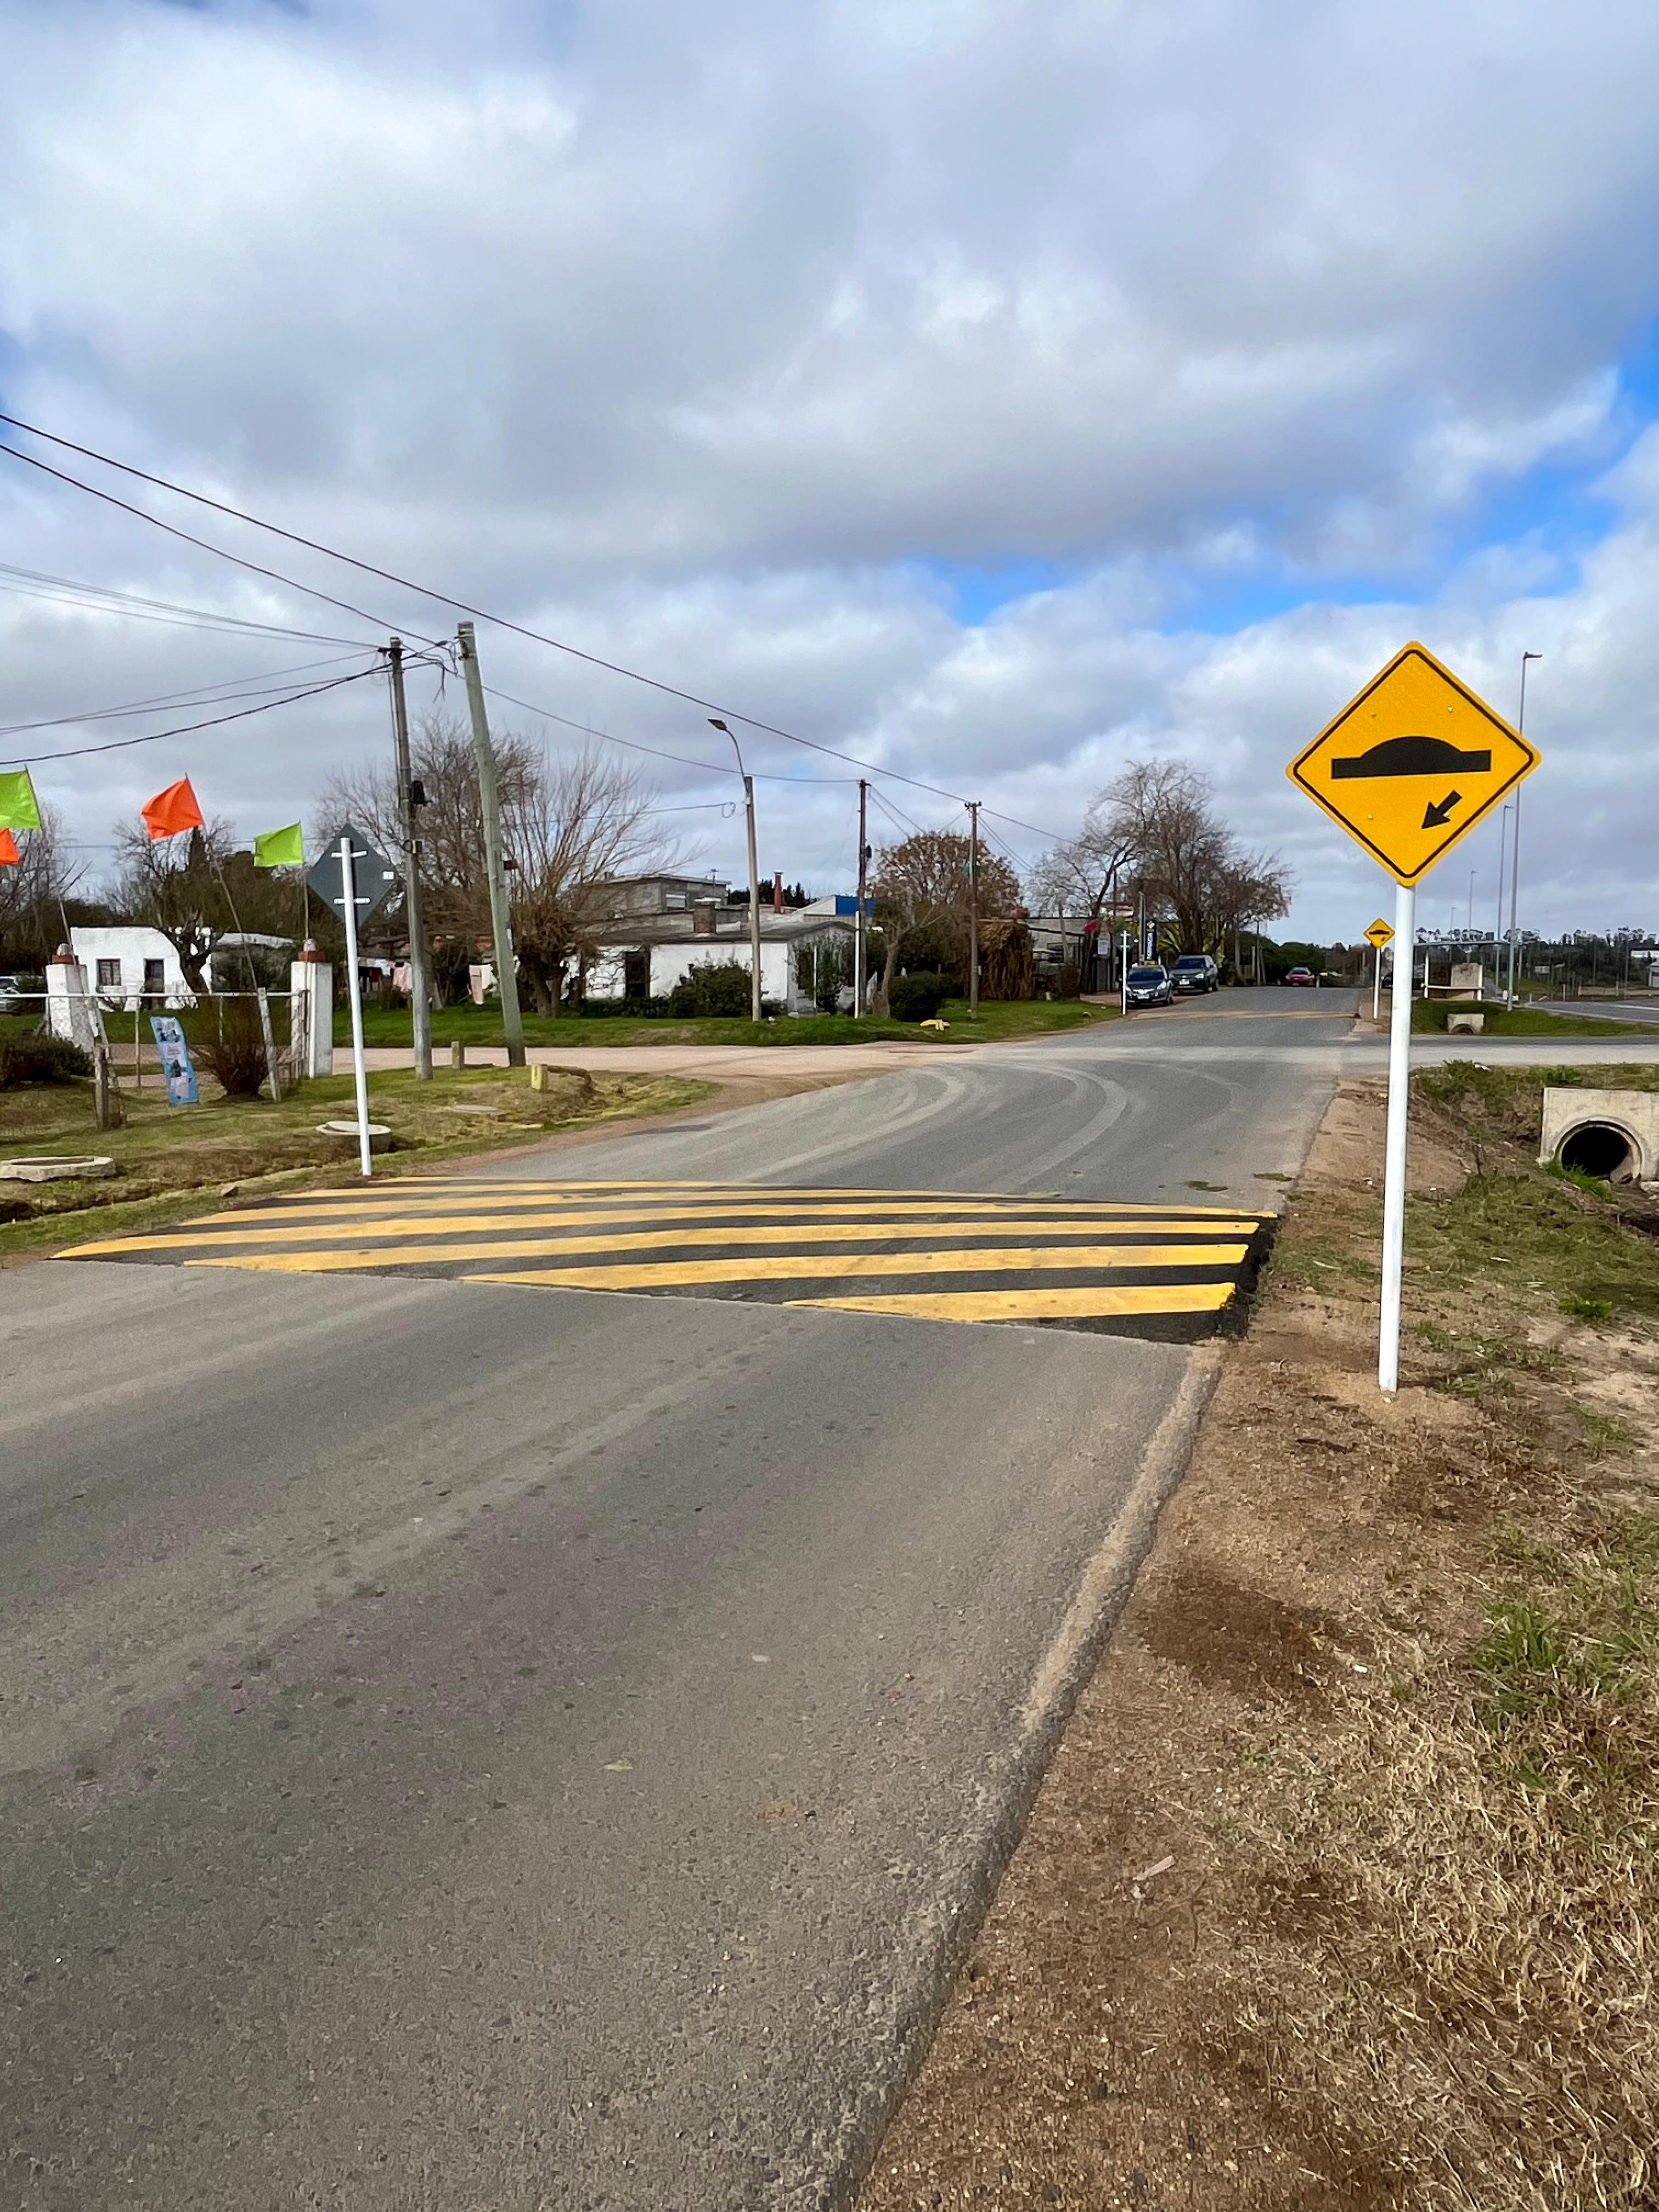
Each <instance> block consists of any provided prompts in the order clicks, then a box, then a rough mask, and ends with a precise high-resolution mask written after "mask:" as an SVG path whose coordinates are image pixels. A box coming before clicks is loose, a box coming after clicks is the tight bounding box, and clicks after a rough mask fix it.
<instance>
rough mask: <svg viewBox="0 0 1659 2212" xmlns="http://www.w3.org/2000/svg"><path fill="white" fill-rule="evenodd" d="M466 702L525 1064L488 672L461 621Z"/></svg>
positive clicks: (499, 936) (509, 995)
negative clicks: (481, 669)
mask: <svg viewBox="0 0 1659 2212" xmlns="http://www.w3.org/2000/svg"><path fill="white" fill-rule="evenodd" d="M456 637H457V640H458V641H459V646H460V649H461V672H462V674H463V675H464V676H465V678H466V703H467V708H468V711H469V713H470V714H471V717H472V750H473V751H474V752H475V753H476V754H477V757H478V801H479V806H480V810H481V811H482V813H483V841H484V869H485V872H486V874H487V875H488V877H489V934H490V937H491V939H493V940H494V945H495V988H496V989H497V990H498V991H499V992H500V993H501V1028H502V1030H504V1031H505V1032H506V1036H507V1066H509V1067H522V1066H524V1020H523V1018H522V1016H521V1015H520V1012H519V969H518V963H517V961H516V960H515V959H514V958H513V909H512V907H511V906H510V905H509V903H508V902H507V870H506V869H505V867H504V866H502V865H501V800H500V799H499V797H498V796H497V794H496V790H495V748H494V747H493V746H492V745H491V744H490V742H489V717H488V716H487V715H486V714H485V713H484V696H483V678H482V677H481V676H480V675H479V673H478V647H477V641H476V640H475V638H474V637H473V635H472V625H471V623H470V622H464V623H458V624H457V625H456Z"/></svg>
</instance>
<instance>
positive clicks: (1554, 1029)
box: [1412, 999, 1659, 1037]
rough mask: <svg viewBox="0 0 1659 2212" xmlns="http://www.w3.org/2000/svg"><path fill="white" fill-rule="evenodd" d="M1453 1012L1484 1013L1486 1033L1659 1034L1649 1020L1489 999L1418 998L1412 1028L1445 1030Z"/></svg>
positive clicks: (1506, 1034) (1434, 1030) (1537, 1034)
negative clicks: (1614, 1018)
mask: <svg viewBox="0 0 1659 2212" xmlns="http://www.w3.org/2000/svg"><path fill="white" fill-rule="evenodd" d="M1449 1014H1481V1015H1484V1017H1485V1022H1484V1025H1483V1027H1482V1029H1481V1031H1480V1034H1481V1036H1527V1037H1541V1036H1599V1037H1606V1036H1659V1029H1655V1028H1654V1027H1653V1025H1652V1024H1650V1023H1645V1022H1612V1021H1601V1020H1599V1019H1597V1018H1595V1016H1594V1015H1590V1014H1550V1013H1546V1012H1545V1011H1544V1010H1543V1008H1542V1007H1541V1006H1496V1005H1494V1004H1493V1003H1492V1000H1490V999H1488V1000H1486V1001H1485V1002H1484V1003H1483V1002H1482V1001H1481V1000H1479V999H1468V1000H1462V999H1416V1000H1413V1002H1412V1028H1413V1030H1414V1031H1416V1032H1418V1033H1419V1035H1421V1034H1424V1033H1429V1034H1432V1033H1434V1032H1436V1031H1443V1030H1444V1029H1445V1027H1446V1018H1447V1016H1448V1015H1449Z"/></svg>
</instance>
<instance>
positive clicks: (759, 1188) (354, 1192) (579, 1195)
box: [211, 1176, 1239, 1220]
mask: <svg viewBox="0 0 1659 2212" xmlns="http://www.w3.org/2000/svg"><path fill="white" fill-rule="evenodd" d="M691 1194H702V1195H707V1196H708V1197H711V1198H714V1197H719V1196H720V1195H721V1194H727V1195H729V1196H731V1197H732V1198H734V1199H738V1200H744V1199H768V1200H771V1199H776V1200H780V1201H786V1200H787V1201H790V1202H793V1201H794V1200H799V1199H810V1200H817V1199H826V1200H828V1199H842V1200H873V1201H874V1202H875V1203H877V1204H878V1205H887V1204H892V1205H901V1204H902V1205H910V1204H915V1203H919V1202H923V1201H925V1202H927V1203H930V1204H937V1205H950V1206H1043V1207H1045V1208H1046V1207H1048V1206H1062V1207H1064V1208H1065V1209H1066V1211H1067V1212H1079V1213H1086V1212H1100V1213H1168V1212H1171V1211H1174V1212H1180V1213H1189V1214H1191V1215H1192V1216H1193V1217H1194V1219H1195V1220H1231V1219H1233V1218H1237V1213H1238V1211H1239V1209H1238V1208H1237V1206H1185V1205H1182V1206H1176V1207H1174V1208H1171V1206H1170V1204H1169V1203H1168V1201H1158V1202H1153V1201H1151V1200H1128V1199H1115V1198H1057V1197H1054V1196H1053V1195H1049V1194H1043V1193H1042V1192H1036V1191H985V1190H892V1189H884V1190H859V1189H854V1188H848V1186H847V1185H845V1184H829V1185H827V1186H825V1187H824V1188H822V1189H819V1188H806V1187H804V1186H799V1185H795V1184H791V1183H765V1182H738V1183H732V1182H664V1183H659V1182H531V1181H529V1180H528V1179H527V1178H520V1177H519V1176H513V1177H512V1178H511V1180H509V1179H508V1178H507V1177H506V1176H490V1177H489V1178H487V1179H486V1178H483V1177H473V1178H471V1179H469V1180H468V1181H466V1182H449V1181H447V1180H446V1179H444V1178H442V1177H441V1176H410V1177H409V1178H408V1179H407V1180H406V1181H400V1182H397V1183H396V1184H383V1185H381V1186H380V1188H378V1189H375V1190H372V1191H364V1190H363V1189H362V1187H361V1186H353V1187H352V1188H350V1189H349V1190H296V1191H290V1192H289V1194H288V1195H287V1196H286V1197H285V1198H284V1199H283V1201H282V1204H281V1206H258V1208H257V1209H256V1208H250V1207H246V1206H244V1207H232V1208H230V1209H228V1212H227V1213H226V1214H225V1215H224V1216H219V1215H215V1216H213V1217H211V1218H214V1219H220V1218H228V1219H232V1220H234V1219H240V1218H241V1217H242V1216H243V1215H244V1214H246V1213H247V1212H253V1211H257V1212H259V1213H261V1214H272V1213H281V1212H287V1211H288V1210H289V1208H293V1209H294V1210H295V1211H296V1212H311V1211H313V1209H330V1208H334V1207H338V1208H340V1209H342V1210H345V1211H352V1212H355V1211H356V1210H357V1209H358V1208H359V1207H362V1208H365V1209H370V1210H372V1209H373V1208H374V1207H376V1206H388V1205H395V1206H415V1205H419V1204H420V1203H421V1202H422V1199H423V1197H425V1196H428V1195H431V1196H433V1197H435V1200H437V1201H438V1202H443V1203H453V1200H454V1199H455V1197H456V1196H457V1195H462V1196H465V1197H469V1198H470V1197H474V1196H476V1197H478V1198H493V1199H497V1200H501V1202H502V1203H503V1204H511V1203H513V1202H515V1201H517V1200H520V1199H535V1198H545V1197H554V1198H565V1199H568V1200H571V1201H572V1203H573V1204H574V1203H580V1201H581V1200H585V1199H590V1198H607V1197H625V1198H633V1199H637V1200H641V1201H644V1200H647V1199H650V1198H653V1197H654V1196H657V1195H661V1196H663V1197H665V1198H683V1197H686V1196H689V1195H691Z"/></svg>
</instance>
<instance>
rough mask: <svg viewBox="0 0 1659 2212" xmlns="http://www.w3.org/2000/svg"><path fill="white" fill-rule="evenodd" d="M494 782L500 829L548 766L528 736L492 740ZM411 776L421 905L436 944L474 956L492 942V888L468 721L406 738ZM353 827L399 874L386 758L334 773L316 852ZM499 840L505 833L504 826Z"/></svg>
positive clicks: (437, 724)
mask: <svg viewBox="0 0 1659 2212" xmlns="http://www.w3.org/2000/svg"><path fill="white" fill-rule="evenodd" d="M543 767H544V763H543V761H542V757H541V755H540V753H539V752H538V750H537V748H536V747H535V745H533V744H532V743H531V741H530V740H529V739H528V738H521V737H516V736H514V735H513V734H512V733H511V732H507V733H504V734H503V735H501V736H500V737H498V738H495V782H496V787H497V789H498V791H499V793H500V794H501V816H502V821H503V824H505V823H506V822H507V820H508V819H509V818H510V817H512V816H513V814H514V813H516V812H517V811H519V810H520V808H521V807H522V806H523V805H524V804H525V801H526V795H527V793H528V792H529V790H530V788H531V787H532V785H533V784H534V783H535V781H536V780H537V778H538V775H539V774H540V773H541V771H542V769H543ZM410 773H411V775H413V777H414V780H415V781H416V783H418V784H419V785H420V787H421V789H422V793H423V794H424V799H425V803H424V805H421V806H419V807H417V808H416V811H415V834H416V838H417V839H418V841H419V843H420V866H421V895H422V908H423V911H424V915H425V920H426V924H427V927H428V931H429V932H430V933H432V934H433V935H434V936H435V937H459V938H461V939H463V940H464V941H465V944H466V946H467V950H468V957H471V956H472V955H473V954H474V953H475V952H476V951H477V942H478V940H479V939H481V938H487V937H488V936H489V928H490V925H489V880H488V878H487V876H486V874H485V871H484V844H483V812H482V810H481V807H480V803H479V799H478V763H477V755H476V754H475V753H474V751H473V750H472V738H471V733H470V732H469V731H468V729H467V727H466V726H465V723H462V722H459V721H457V720H454V718H453V717H452V716H448V715H444V714H428V715H427V716H426V717H425V718H424V720H422V721H421V722H419V723H417V724H416V727H415V729H414V730H413V732H411V733H410ZM347 822H349V823H351V824H352V826H353V827H354V828H355V829H361V830H362V832H363V833H364V835H365V836H368V837H371V838H373V840H374V842H375V844H377V845H378V846H379V847H380V850H381V851H382V852H383V853H386V854H390V855H391V857H392V859H393V860H396V861H397V862H398V866H399V869H400V870H401V868H402V866H403V863H404V823H403V811H402V808H401V806H400V805H399V803H398V780H397V774H396V771H395V769H394V768H393V766H392V763H391V762H390V761H389V760H388V761H385V762H383V763H379V764H378V765H374V766H361V767H356V768H349V769H335V770H334V772H333V774H332V775H331V776H330V777H329V779H328V781H327V782H326V783H325V785H324V787H323V797H322V801H321V804H320V805H319V808H318V811H317V815H316V818H315V822H314V823H313V839H314V841H315V842H316V844H317V845H318V847H319V848H320V847H321V846H322V845H323V844H324V843H325V842H328V841H329V839H330V838H331V837H337V836H339V834H340V829H341V827H342V825H343V823H347ZM502 835H503V842H506V830H505V828H503V833H502Z"/></svg>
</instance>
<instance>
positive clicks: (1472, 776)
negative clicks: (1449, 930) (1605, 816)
mask: <svg viewBox="0 0 1659 2212" xmlns="http://www.w3.org/2000/svg"><path fill="white" fill-rule="evenodd" d="M1537 765H1538V755H1537V753H1536V752H1535V751H1534V749H1533V748H1532V746H1531V745H1529V744H1528V743H1527V741H1526V739H1525V738H1523V737H1522V735H1521V734H1520V732H1518V731H1516V730H1512V729H1511V728H1510V726H1509V724H1508V723H1507V722H1506V721H1504V719H1503V717H1502V716H1501V715H1499V714H1493V712H1492V708H1490V707H1489V706H1487V704H1486V701H1485V700H1484V699H1480V698H1477V697H1476V696H1475V695H1474V692H1473V691H1471V690H1469V689H1468V686H1467V685H1466V684H1461V683H1460V682H1459V681H1458V679H1457V678H1456V677H1455V676H1454V675H1453V674H1452V672H1451V671H1450V670H1449V668H1445V667H1443V666H1442V665H1441V664H1440V662H1439V661H1437V659H1435V657H1434V655H1433V654H1432V653H1429V652H1427V651H1425V648H1424V647H1422V646H1420V645H1415V644H1413V645H1407V646H1406V647H1403V648H1402V649H1401V651H1400V652H1399V653H1396V654H1395V657H1394V659H1392V660H1391V661H1389V664H1388V665H1387V667H1386V668H1383V669H1381V670H1379V671H1378V672H1377V674H1376V675H1375V676H1374V677H1373V678H1371V680H1370V683H1369V684H1367V685H1366V686H1365V688H1364V690H1363V691H1361V692H1360V693H1359V694H1358V696H1357V697H1356V698H1353V699H1351V700H1350V701H1349V702H1348V703H1347V705H1346V707H1345V708H1343V709H1342V712H1341V713H1340V714H1338V715H1337V716H1336V717H1335V719H1334V720H1332V721H1330V722H1328V723H1327V724H1326V726H1325V727H1324V728H1323V729H1322V731H1321V732H1320V733H1319V735H1318V736H1317V737H1316V738H1315V739H1314V741H1313V743H1312V744H1310V745H1308V746H1305V747H1304V749H1303V750H1302V751H1301V752H1299V753H1298V754H1297V757H1296V758H1295V759H1294V760H1293V761H1292V762H1291V764H1290V767H1289V768H1288V769H1286V770H1285V774H1286V775H1288V776H1289V777H1290V779H1291V782H1292V783H1295V784H1297V785H1299V786H1300V787H1301V788H1302V789H1303V790H1304V792H1305V793H1307V795H1308V797H1309V798H1310V799H1312V800H1313V802H1314V804H1315V805H1316V806H1319V807H1322V809H1323V810H1324V811H1325V812H1326V813H1327V814H1328V815H1329V816H1330V817H1331V819H1332V820H1333V821H1334V822H1337V823H1340V825H1341V827H1342V828H1343V829H1346V831H1347V833H1348V835H1349V836H1351V837H1352V839H1353V840H1354V841H1355V842H1356V843H1357V844H1360V845H1363V846H1364V848H1365V850H1366V851H1367V852H1368V853H1370V854H1371V855H1372V857H1373V858H1374V859H1376V860H1380V861H1381V862H1382V864H1383V866H1384V867H1385V868H1386V869H1387V870H1388V872H1389V874H1390V875H1391V876H1392V877H1393V878H1394V879H1395V884H1396V885H1397V886H1398V888H1397V890H1396V891H1395V915H1394V990H1393V995H1392V998H1391V1000H1390V1016H1389V1119H1388V1131H1387V1135H1386V1137H1385V1139H1384V1145H1383V1297H1382V1308H1381V1312H1380V1315H1379V1316H1378V1321H1379V1326H1378V1330H1377V1345H1376V1379H1377V1382H1378V1383H1379V1384H1380V1385H1381V1387H1382V1388H1383V1389H1384V1390H1389V1391H1393V1390H1396V1389H1399V1387H1400V1290H1401V1274H1402V1273H1403V1269H1404V1261H1405V1237H1406V1134H1407V1115H1408V1111H1409V1107H1410V1100H1411V1049H1412V988H1411V986H1412V951H1413V945H1415V943H1416V939H1417V884H1418V883H1419V879H1420V878H1422V877H1424V876H1425V875H1426V874H1427V873H1428V872H1429V870H1430V869H1431V867H1433V866H1434V865H1435V863H1436V861H1437V860H1443V858H1444V857H1445V855H1446V854H1448V853H1449V851H1450V850H1451V848H1452V847H1453V846H1454V845H1455V844H1456V843H1457V842H1458V841H1459V839H1460V838H1462V837H1463V836H1467V835H1468V832H1469V831H1470V830H1471V829H1474V825H1475V823H1477V822H1480V821H1482V820H1484V818H1485V817H1486V815H1488V814H1489V813H1490V812H1491V811H1492V808H1493V807H1494V806H1496V805H1498V802H1499V800H1500V799H1502V798H1503V797H1504V793H1506V792H1509V791H1512V790H1513V789H1514V788H1515V787H1516V785H1517V784H1518V783H1519V782H1520V781H1521V779H1522V776H1523V775H1530V774H1531V772H1532V770H1533V769H1535V768H1536V767H1537ZM1379 927H1380V925H1379V924H1378V923H1375V922H1374V923H1373V924H1372V926H1371V928H1370V930H1368V931H1367V932H1366V934H1367V936H1369V937H1370V939H1371V941H1372V942H1373V943H1374V944H1375V943H1376V942H1377V937H1376V933H1377V931H1378V929H1379ZM1377 958H1378V965H1379V968H1380V966H1381V962H1382V952H1381V947H1380V945H1379V947H1378V955H1377ZM1402 959H1403V960H1404V963H1405V969H1404V979H1405V984H1406V987H1405V989H1404V990H1403V991H1402V990H1401V987H1400V986H1401V960H1402Z"/></svg>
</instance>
